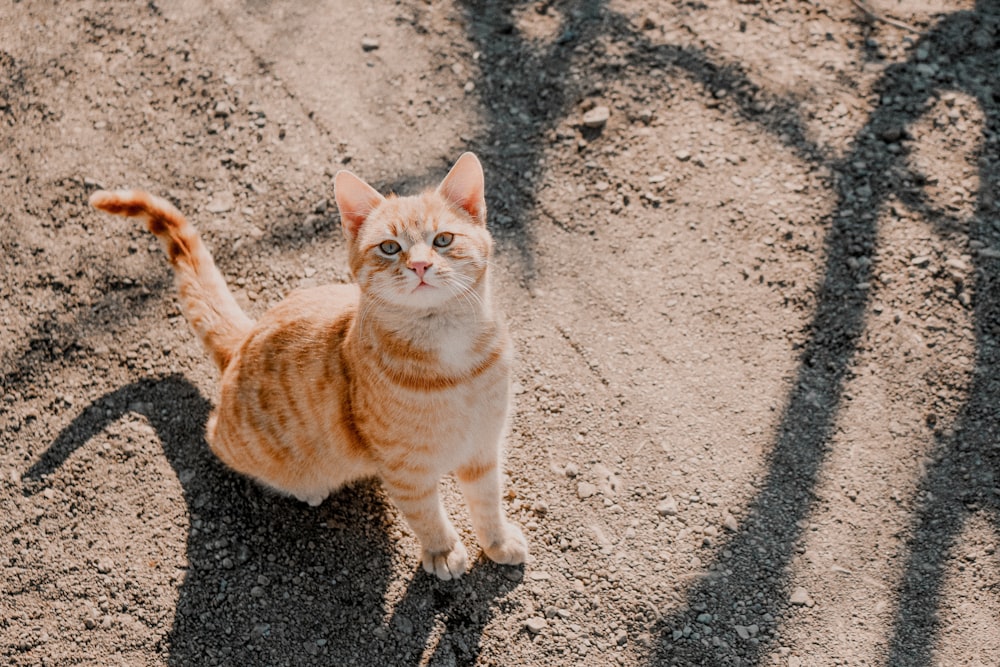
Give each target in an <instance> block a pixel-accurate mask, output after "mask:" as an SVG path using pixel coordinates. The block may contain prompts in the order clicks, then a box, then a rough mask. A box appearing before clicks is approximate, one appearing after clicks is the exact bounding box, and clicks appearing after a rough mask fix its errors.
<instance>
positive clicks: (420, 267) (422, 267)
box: [407, 262, 431, 280]
mask: <svg viewBox="0 0 1000 667" xmlns="http://www.w3.org/2000/svg"><path fill="white" fill-rule="evenodd" d="M407 266H408V267H410V268H411V269H413V270H414V271H415V272H416V274H417V277H418V278H420V279H421V280H423V279H424V272H425V271H427V269H429V268H431V263H430V262H409V263H407Z"/></svg>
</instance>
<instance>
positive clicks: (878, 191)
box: [650, 0, 1000, 666]
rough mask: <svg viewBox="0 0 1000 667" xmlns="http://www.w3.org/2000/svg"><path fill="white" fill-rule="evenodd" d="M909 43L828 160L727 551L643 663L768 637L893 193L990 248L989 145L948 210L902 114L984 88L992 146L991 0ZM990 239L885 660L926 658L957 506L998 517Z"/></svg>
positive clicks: (716, 652) (719, 655)
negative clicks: (796, 327) (832, 181)
mask: <svg viewBox="0 0 1000 667" xmlns="http://www.w3.org/2000/svg"><path fill="white" fill-rule="evenodd" d="M911 53H912V55H911V57H910V59H909V60H907V61H905V62H903V63H899V64H896V65H893V66H890V67H889V68H887V70H886V72H885V74H884V76H883V77H882V79H881V80H880V82H879V84H878V86H877V87H876V92H877V93H878V94H879V99H880V100H881V103H880V105H879V106H878V107H877V108H876V109H875V111H874V112H873V113H872V114H871V116H870V118H869V120H868V122H867V123H866V124H865V126H864V128H863V129H862V130H861V131H860V132H859V133H858V134H857V135H856V137H855V143H854V145H853V148H852V150H851V151H850V152H849V153H848V154H847V155H846V156H845V157H844V158H843V159H842V160H839V161H838V162H837V163H836V164H835V165H834V171H835V173H836V174H837V176H838V183H837V190H838V192H837V195H838V201H837V205H836V208H835V210H834V212H833V214H832V216H831V221H830V227H829V232H828V235H827V240H826V253H825V256H826V269H825V274H824V276H823V279H822V283H821V284H820V286H819V289H818V294H817V306H816V313H815V315H814V317H813V320H812V322H811V326H810V336H809V340H808V342H807V343H806V345H805V346H804V348H803V351H802V356H801V363H800V367H799V371H798V374H797V377H796V380H795V384H794V385H793V389H792V392H791V395H790V397H789V399H788V403H787V406H786V407H785V409H784V412H783V414H782V417H781V421H780V424H779V427H778V429H777V436H776V441H775V443H774V448H773V450H772V452H771V454H770V457H769V460H768V462H767V464H768V467H767V469H768V474H767V477H766V479H765V480H764V482H763V484H762V487H761V490H760V492H759V493H758V495H757V496H756V497H755V499H754V501H753V503H752V504H751V506H750V507H749V508H748V512H747V519H746V520H745V521H744V522H743V523H742V525H741V526H740V527H739V529H738V530H737V532H736V533H735V534H734V535H733V536H732V537H731V538H730V539H729V540H727V541H725V542H724V543H723V544H721V545H719V547H718V551H717V553H719V554H723V555H722V556H721V557H720V558H719V559H718V560H717V568H712V570H713V571H712V572H711V574H710V575H709V576H706V577H705V578H703V579H702V580H701V581H700V582H699V583H698V584H697V585H695V586H694V587H693V588H692V589H691V590H690V591H689V592H688V594H687V599H686V604H685V606H684V607H683V608H682V609H680V610H678V611H676V612H675V613H673V614H671V615H670V616H669V617H668V618H665V619H663V620H662V621H661V622H660V624H659V628H658V632H657V644H656V646H655V647H654V651H653V654H652V656H651V658H650V662H651V663H652V664H657V665H661V664H662V665H667V664H679V665H729V664H731V665H757V664H761V662H762V661H764V660H765V659H766V657H767V656H768V655H769V654H770V653H771V651H772V650H773V648H772V647H771V646H769V645H768V642H767V639H768V638H773V637H776V636H778V631H779V628H780V626H781V624H782V622H783V621H784V620H785V619H786V618H788V617H789V616H790V615H791V614H792V611H791V608H790V607H789V606H788V593H789V588H790V574H791V572H790V564H791V560H792V557H793V555H794V553H795V549H796V547H798V546H799V545H800V544H801V542H802V538H803V534H802V533H803V527H804V526H805V525H806V524H807V523H808V518H809V516H810V515H811V513H812V510H813V508H814V505H815V503H814V501H815V495H814V494H815V489H816V485H817V475H818V472H819V469H820V467H821V466H822V464H823V462H824V459H825V457H826V454H827V451H828V448H829V446H830V439H831V436H832V433H833V429H834V422H835V419H836V418H837V415H838V411H839V408H840V405H841V402H842V397H843V389H844V381H845V379H846V377H847V374H848V373H849V370H850V366H851V363H852V360H853V359H854V356H855V352H856V351H857V349H858V343H859V339H860V337H861V335H862V334H863V331H864V327H865V313H866V309H867V305H868V302H869V294H870V291H871V290H870V289H869V285H870V284H871V278H872V270H873V269H872V261H871V260H873V259H874V252H875V250H876V242H877V238H876V237H877V221H878V216H879V213H880V211H881V210H882V209H883V208H884V207H885V205H886V204H887V201H888V200H889V199H890V198H892V197H895V198H896V199H897V200H898V201H899V202H901V203H902V204H903V205H905V206H907V207H908V208H910V209H911V210H912V211H914V212H915V213H917V214H919V215H922V216H923V217H924V218H925V219H927V220H928V221H929V222H931V224H932V225H934V227H935V230H936V232H937V233H938V234H940V235H954V234H955V233H956V231H957V232H958V233H960V234H967V235H968V239H969V240H970V241H975V242H977V244H978V247H980V248H983V247H985V248H991V249H992V248H1000V229H998V228H997V227H996V226H994V225H993V224H991V223H990V218H991V217H992V218H994V219H995V216H996V213H997V208H996V205H995V204H996V198H997V194H996V193H997V189H998V188H1000V168H998V166H997V162H996V160H992V161H991V160H986V159H984V160H980V173H979V178H980V189H979V192H978V193H976V198H977V199H976V211H975V214H974V215H973V216H972V218H971V221H969V220H962V219H957V218H955V217H954V216H952V215H949V214H948V213H946V212H944V211H940V210H937V209H936V208H935V207H934V205H933V202H931V201H930V199H929V197H928V195H927V193H926V192H925V191H924V189H923V188H922V187H921V184H922V183H923V182H924V179H923V178H922V176H921V175H920V174H919V173H917V171H916V170H915V169H913V168H912V167H911V166H910V165H909V164H907V158H908V156H909V155H910V152H911V151H910V146H909V144H908V142H907V141H906V139H907V128H909V127H910V126H911V125H912V124H914V123H915V122H916V121H917V120H918V119H919V118H920V117H921V116H922V115H924V114H925V113H926V112H927V111H928V110H929V109H930V108H931V107H932V106H933V105H934V103H936V101H937V98H938V96H939V95H940V93H942V92H944V91H958V92H962V93H965V94H967V95H969V96H970V97H972V98H974V99H975V100H976V101H977V102H978V104H979V106H980V108H981V110H982V112H983V115H984V117H985V127H984V132H983V136H984V138H985V141H986V143H987V145H990V146H993V147H995V146H996V144H997V138H998V137H1000V90H997V89H995V88H994V86H992V85H991V82H990V81H989V80H987V79H985V78H983V76H982V75H983V73H984V72H991V71H992V72H996V71H1000V2H997V0H980V1H979V2H978V3H977V4H976V7H975V9H974V10H972V11H962V12H955V13H952V14H949V15H946V16H945V17H943V18H942V19H941V20H940V21H939V22H938V23H936V24H935V25H934V26H933V27H932V28H931V29H930V30H928V31H927V32H926V33H925V34H924V35H923V36H921V37H920V39H919V40H918V42H917V43H916V44H915V45H914V47H913V49H912V51H911ZM918 54H919V56H918ZM925 62H933V63H936V65H937V68H938V69H937V70H934V69H929V68H927V67H926V66H924V63H925ZM974 247H975V246H974ZM996 255H997V253H993V252H985V253H983V252H981V253H979V254H978V255H977V256H976V259H975V270H974V274H975V275H974V279H973V285H972V286H971V291H972V293H973V298H974V301H973V311H974V312H973V316H974V321H975V331H976V341H975V345H976V360H975V371H974V373H973V379H972V382H971V385H970V387H969V388H968V399H967V402H966V404H965V405H964V407H963V408H962V410H960V412H959V414H958V416H957V420H956V423H955V426H954V429H953V433H952V434H950V435H949V434H945V432H944V431H943V430H941V431H940V432H939V434H938V441H937V449H936V452H935V460H934V463H932V464H931V465H930V467H929V469H928V471H927V473H926V475H925V477H924V479H923V480H922V481H921V483H920V485H919V489H918V495H917V500H916V501H915V506H916V508H917V509H916V512H915V515H914V517H913V523H912V531H911V534H910V537H909V540H908V543H907V548H908V550H909V555H908V557H907V559H906V562H905V566H904V570H903V577H902V585H901V587H900V589H899V590H898V591H897V600H896V605H897V606H896V608H895V617H894V621H893V626H892V631H891V632H892V636H891V638H889V641H888V644H889V653H890V657H889V659H888V663H887V664H891V665H900V666H908V665H913V666H917V665H929V664H931V658H932V654H933V650H934V648H935V646H936V641H937V636H938V630H939V625H940V614H939V611H940V606H941V597H942V589H943V585H944V579H943V576H944V572H945V566H946V564H947V560H948V559H949V557H950V556H951V549H952V548H953V547H954V546H955V544H956V540H957V538H958V535H959V533H960V532H961V530H962V527H963V525H964V523H965V521H966V520H967V519H968V517H969V516H970V514H971V512H975V511H988V512H989V513H990V514H991V516H992V520H993V525H994V527H995V528H996V527H1000V523H998V521H997V520H998V518H1000V517H998V515H997V504H998V503H997V497H996V494H995V493H994V487H995V485H996V482H995V480H996V473H997V471H998V470H1000V467H998V466H1000V455H998V451H997V447H996V445H995V443H996V442H997V436H998V431H1000V429H998V425H997V418H996V406H997V405H998V404H1000V383H998V382H997V378H1000V348H998V342H997V339H996V337H995V336H997V334H998V333H1000V296H998V295H1000V291H998V288H1000V285H998V284H997V283H998V281H1000V262H998V259H997V257H996ZM725 554H732V556H731V557H730V558H726V557H725ZM722 572H725V574H722ZM705 614H708V615H710V616H705ZM699 619H700V620H699ZM737 625H742V626H744V628H745V627H746V626H749V625H756V626H757V628H758V634H757V635H756V636H755V637H747V636H742V637H741V636H739V635H738V634H737V632H735V631H734V628H735V627H736V626H737ZM762 640H763V641H762Z"/></svg>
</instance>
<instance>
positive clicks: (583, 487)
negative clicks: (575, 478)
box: [576, 482, 597, 500]
mask: <svg viewBox="0 0 1000 667" xmlns="http://www.w3.org/2000/svg"><path fill="white" fill-rule="evenodd" d="M595 493H597V487H596V486H594V485H593V484H591V483H590V482H580V483H579V484H577V485H576V495H577V496H578V497H579V498H580V500H583V499H584V498H589V497H591V496H592V495H594V494H595Z"/></svg>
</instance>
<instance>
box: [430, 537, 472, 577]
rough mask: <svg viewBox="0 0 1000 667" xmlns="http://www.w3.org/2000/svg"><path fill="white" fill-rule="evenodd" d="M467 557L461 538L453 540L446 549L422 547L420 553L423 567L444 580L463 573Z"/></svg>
mask: <svg viewBox="0 0 1000 667" xmlns="http://www.w3.org/2000/svg"><path fill="white" fill-rule="evenodd" d="M468 559H469V554H468V553H467V552H466V551H465V545H464V544H462V541H461V540H455V543H454V544H453V545H452V546H451V549H449V550H448V551H428V550H427V549H424V551H423V554H422V560H423V563H424V569H425V570H426V571H427V572H429V573H430V574H436V575H437V576H438V578H439V579H444V580H445V581H448V580H449V579H458V578H459V577H461V576H462V575H463V574H465V563H466V561H467V560H468Z"/></svg>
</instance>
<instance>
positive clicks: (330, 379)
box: [90, 153, 528, 579]
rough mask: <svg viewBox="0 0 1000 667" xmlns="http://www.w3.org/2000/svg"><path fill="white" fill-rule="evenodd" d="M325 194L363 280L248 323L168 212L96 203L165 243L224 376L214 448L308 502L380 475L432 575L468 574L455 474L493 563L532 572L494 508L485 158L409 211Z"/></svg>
mask: <svg viewBox="0 0 1000 667" xmlns="http://www.w3.org/2000/svg"><path fill="white" fill-rule="evenodd" d="M334 185H335V191H336V192H335V195H336V200H337V206H338V208H339V210H340V214H341V222H342V225H343V229H344V233H345V235H346V237H347V239H348V242H349V249H350V252H349V257H350V266H351V270H352V272H353V274H354V277H355V279H356V281H357V282H356V284H352V285H329V286H324V287H316V288H310V289H303V290H298V291H295V292H293V293H291V294H290V295H289V296H288V297H287V298H286V299H285V300H284V301H282V302H281V303H279V304H278V305H277V306H275V307H274V308H272V309H271V310H269V311H268V312H267V313H265V314H264V315H263V316H262V317H261V318H260V319H259V320H258V321H256V322H255V321H253V320H251V319H250V318H249V317H247V315H246V314H245V313H244V312H243V311H242V310H241V309H240V308H239V306H238V305H237V304H236V301H235V300H234V299H233V296H232V294H231V293H230V291H229V289H228V288H227V287H226V285H225V282H224V280H223V278H222V275H221V274H220V273H219V271H218V269H217V268H216V266H215V263H214V262H213V260H212V257H211V255H210V254H209V252H208V250H207V249H206V248H205V246H204V244H203V243H202V241H201V239H200V237H199V236H198V233H197V232H196V231H195V229H194V227H193V226H192V225H191V224H190V223H189V222H188V221H187V220H186V219H185V218H184V216H183V215H181V214H180V212H178V211H177V209H176V208H174V207H173V206H172V205H171V204H169V203H168V202H166V201H164V200H163V199H160V198H158V197H154V196H152V195H149V194H147V193H145V192H139V191H134V190H133V191H128V190H125V191H117V192H107V191H99V192H95V193H94V194H93V195H92V196H91V198H90V202H91V204H92V205H94V206H95V207H97V208H99V209H101V210H103V211H107V212H109V213H114V214H118V215H124V216H131V217H138V218H142V219H144V220H145V222H146V225H147V227H148V228H149V230H150V231H151V232H152V233H153V234H155V235H156V236H157V238H159V239H160V241H161V243H162V244H163V247H164V249H165V250H166V252H167V257H168V259H169V260H170V263H171V265H172V266H173V268H174V273H175V280H176V284H177V288H178V292H179V294H180V301H181V307H182V309H183V311H184V313H185V315H186V316H187V318H188V321H189V322H190V324H191V327H192V329H194V331H195V333H196V335H197V336H198V338H199V339H200V340H201V342H202V344H203V345H204V346H205V348H206V350H207V351H208V353H209V354H210V355H211V357H212V359H213V360H214V361H215V363H216V366H217V367H218V368H219V370H220V371H221V374H222V377H221V391H220V396H219V404H218V406H217V407H216V409H215V410H214V411H213V413H212V415H211V417H210V419H209V423H208V428H207V439H208V442H209V445H210V446H211V448H212V450H213V451H214V452H215V454H216V455H217V456H218V457H219V458H220V459H221V460H222V461H223V462H224V463H225V464H226V465H228V466H230V467H231V468H233V469H234V470H237V471H239V472H241V473H243V474H246V475H248V476H250V477H252V478H254V479H256V480H258V481H260V482H261V483H263V484H265V485H267V486H268V487H271V488H273V489H276V490H278V491H281V492H284V493H287V494H290V495H292V496H294V497H296V498H298V499H300V500H303V501H305V502H307V503H309V504H310V505H318V504H320V503H321V502H322V501H323V499H325V498H326V497H327V495H328V494H329V493H330V492H331V491H334V490H336V489H338V488H340V487H342V486H343V485H345V484H347V483H349V482H351V481H353V480H356V479H359V478H364V477H370V476H373V475H375V476H378V477H379V478H380V479H381V480H382V483H383V486H384V487H385V489H386V491H387V492H388V494H389V495H390V497H391V498H392V499H393V501H394V502H395V503H396V505H397V506H398V507H399V509H400V511H401V512H402V513H403V515H404V516H405V517H406V520H407V522H408V523H409V525H410V527H411V528H412V529H413V532H414V533H415V534H416V535H417V537H418V539H419V540H420V543H421V549H422V554H421V559H422V563H423V566H424V568H425V569H426V570H427V571H428V572H431V573H434V574H436V575H437V576H439V577H441V578H442V579H451V578H455V577H459V576H461V574H462V573H463V572H464V571H465V567H466V560H467V554H466V550H465V547H464V546H463V545H462V543H461V541H460V540H459V537H458V533H457V532H456V531H455V529H454V527H453V526H452V524H451V522H450V521H449V520H448V517H447V515H446V514H445V511H444V508H443V506H442V504H441V500H440V496H439V494H438V487H439V482H440V480H441V478H442V477H443V476H444V475H446V474H449V473H452V472H454V473H455V474H456V478H457V480H458V483H459V486H460V487H461V488H462V491H463V493H464V494H465V496H466V499H467V501H468V505H469V510H470V515H471V518H472V524H473V528H474V529H475V532H476V536H477V538H478V539H479V541H480V544H481V545H482V547H483V550H484V552H485V553H486V555H487V556H488V557H489V558H491V559H493V560H494V561H497V562H499V563H509V564H517V563H522V562H524V560H525V559H526V557H527V552H528V550H527V542H526V541H525V539H524V535H523V534H522V532H521V530H520V528H518V527H517V526H516V525H515V524H513V523H511V522H509V521H508V520H507V518H506V517H505V515H504V512H503V509H502V506H501V458H502V444H503V436H504V432H505V429H506V421H507V412H508V405H509V401H510V396H509V391H510V390H509V385H510V372H511V360H512V348H511V342H510V338H509V335H508V333H507V330H506V327H505V325H504V323H503V321H502V319H501V317H500V315H499V313H498V312H497V311H496V309H495V308H494V306H493V303H492V300H491V297H490V285H489V270H488V269H489V259H490V255H491V252H492V239H491V238H490V235H489V232H488V231H487V229H486V203H485V197H484V181H483V171H482V167H481V166H480V164H479V160H478V159H477V158H476V157H475V156H474V155H473V154H472V153H466V154H464V155H462V157H461V158H459V160H458V161H457V162H456V163H455V165H454V166H453V167H452V169H451V171H450V172H449V173H448V175H447V176H446V177H445V179H444V180H443V181H442V182H441V184H440V185H439V186H438V188H436V189H435V190H432V191H428V192H425V193H423V194H420V195H417V196H412V197H395V196H389V197H384V196H382V195H381V194H379V193H378V192H377V191H376V190H374V189H373V188H371V187H370V186H369V185H367V184H366V183H364V182H363V181H361V180H360V179H359V178H358V177H356V176H354V175H353V174H351V173H349V172H346V171H342V172H340V173H338V174H337V176H336V178H335V182H334Z"/></svg>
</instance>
